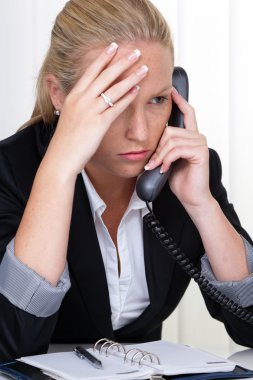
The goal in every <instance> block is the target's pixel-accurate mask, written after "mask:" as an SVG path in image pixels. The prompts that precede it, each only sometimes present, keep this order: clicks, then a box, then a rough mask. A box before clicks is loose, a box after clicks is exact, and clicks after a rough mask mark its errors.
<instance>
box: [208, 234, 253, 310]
mask: <svg viewBox="0 0 253 380" xmlns="http://www.w3.org/2000/svg"><path fill="white" fill-rule="evenodd" d="M242 239H243V242H244V246H245V250H246V255H247V262H248V268H249V272H250V275H249V276H248V277H246V278H245V279H243V280H241V281H217V280H216V278H215V276H214V273H213V271H212V269H211V265H210V263H209V260H208V258H207V255H204V256H203V257H202V259H201V274H202V276H204V277H205V278H206V279H207V280H208V281H209V282H210V283H211V284H212V285H213V286H215V288H216V289H218V290H219V291H220V292H221V293H223V294H224V295H225V296H227V297H229V298H230V299H231V300H232V301H234V302H235V303H237V304H238V305H239V306H242V307H248V306H251V305H253V247H252V246H251V245H250V244H249V242H248V241H247V240H246V239H244V238H243V237H242Z"/></svg>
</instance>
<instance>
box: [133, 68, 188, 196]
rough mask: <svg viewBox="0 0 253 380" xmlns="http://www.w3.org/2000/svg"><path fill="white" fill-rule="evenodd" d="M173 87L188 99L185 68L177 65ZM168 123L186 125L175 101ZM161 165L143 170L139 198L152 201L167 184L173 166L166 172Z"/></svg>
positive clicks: (139, 182) (139, 185)
mask: <svg viewBox="0 0 253 380" xmlns="http://www.w3.org/2000/svg"><path fill="white" fill-rule="evenodd" d="M172 84H173V87H175V89H176V90H177V91H178V92H179V93H180V94H181V95H182V96H183V97H184V98H185V99H186V100H187V101H188V95H189V85H188V77H187V74H186V72H185V70H184V69H183V68H182V67H179V66H177V67H175V68H174V71H173V75H172ZM168 125H170V126H175V127H179V128H183V127H184V118H183V115H182V112H181V111H180V110H179V108H178V106H177V105H176V104H175V103H173V104H172V111H171V115H170V119H169V121H168ZM160 168H161V167H160V166H158V167H157V168H155V169H153V170H147V171H145V172H143V173H142V174H141V175H140V177H139V178H138V181H137V183H136V192H137V195H138V196H139V198H141V199H142V200H143V201H145V202H152V201H153V200H154V199H155V198H156V197H157V196H158V194H159V193H160V191H161V190H162V188H163V186H164V185H165V183H166V181H167V179H168V177H169V175H170V172H171V167H170V168H169V170H168V171H167V172H165V173H162V174H161V173H160Z"/></svg>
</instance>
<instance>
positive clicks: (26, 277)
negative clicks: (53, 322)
mask: <svg viewBox="0 0 253 380" xmlns="http://www.w3.org/2000/svg"><path fill="white" fill-rule="evenodd" d="M69 288H70V279H69V272H68V266H67V264H66V266H65V268H64V271H63V273H62V275H61V277H60V279H59V281H58V284H57V285H56V286H53V285H51V284H50V283H49V282H47V281H46V280H45V279H44V278H43V277H41V276H40V275H38V274H37V273H36V272H35V271H33V270H32V269H30V268H29V267H27V266H26V265H25V264H24V263H22V262H21V261H20V260H18V259H17V258H16V257H15V255H14V239H13V240H11V242H10V243H9V244H8V246H7V248H6V253H5V255H4V257H3V260H2V262H1V265H0V293H2V295H3V296H5V297H6V298H7V299H8V300H9V301H10V302H11V303H12V304H13V305H15V306H17V307H18V308H20V309H22V310H24V311H27V312H28V313H30V314H33V315H35V316H36V317H49V316H50V315H52V314H54V313H56V312H57V311H58V310H59V308H60V305H61V302H62V300H63V298H64V296H65V294H66V293H67V291H68V290H69Z"/></svg>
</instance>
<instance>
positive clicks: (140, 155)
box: [119, 150, 149, 161]
mask: <svg viewBox="0 0 253 380" xmlns="http://www.w3.org/2000/svg"><path fill="white" fill-rule="evenodd" d="M148 155H149V151H148V150H139V151H132V152H126V153H120V154H119V156H120V157H122V158H123V159H125V160H128V161H141V160H145V159H146V158H147V157H148Z"/></svg>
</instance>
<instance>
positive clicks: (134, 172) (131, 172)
mask: <svg viewBox="0 0 253 380" xmlns="http://www.w3.org/2000/svg"><path fill="white" fill-rule="evenodd" d="M143 171H144V166H141V167H140V166H139V167H133V166H132V167H129V166H128V167H124V168H121V169H120V170H117V176H119V177H121V178H136V177H138V175H139V174H141V173H142V172H143Z"/></svg>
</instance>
